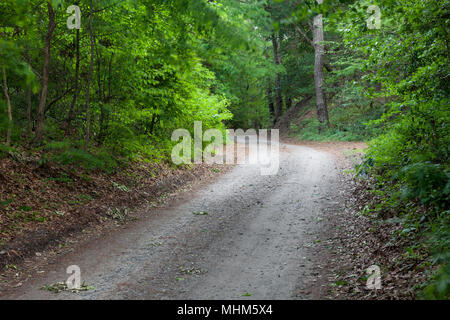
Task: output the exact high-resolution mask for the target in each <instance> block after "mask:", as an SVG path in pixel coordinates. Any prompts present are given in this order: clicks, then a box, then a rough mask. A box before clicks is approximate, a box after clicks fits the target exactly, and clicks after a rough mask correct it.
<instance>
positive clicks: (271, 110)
mask: <svg viewBox="0 0 450 320" xmlns="http://www.w3.org/2000/svg"><path fill="white" fill-rule="evenodd" d="M271 82H272V79H269V86H268V88H267V103H268V106H269V113H270V116H271V117H272V118H273V117H274V116H275V107H274V105H273V95H272V84H271Z"/></svg>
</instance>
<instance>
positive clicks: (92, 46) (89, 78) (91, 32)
mask: <svg viewBox="0 0 450 320" xmlns="http://www.w3.org/2000/svg"><path fill="white" fill-rule="evenodd" d="M93 16H94V8H93V0H91V9H90V14H89V35H90V38H91V63H90V66H89V74H88V81H87V89H86V136H85V140H84V150H87V148H88V145H89V139H90V125H91V114H90V105H89V103H90V101H89V99H90V94H91V79H92V74H93V73H94V30H93V27H92V20H93Z"/></svg>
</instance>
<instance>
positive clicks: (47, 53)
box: [33, 2, 56, 144]
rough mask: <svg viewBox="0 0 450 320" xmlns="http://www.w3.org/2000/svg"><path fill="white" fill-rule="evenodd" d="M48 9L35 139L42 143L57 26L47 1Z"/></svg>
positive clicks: (35, 141)
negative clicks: (52, 47)
mask: <svg viewBox="0 0 450 320" xmlns="http://www.w3.org/2000/svg"><path fill="white" fill-rule="evenodd" d="M47 10H48V19H49V21H48V29H47V35H46V37H45V50H44V71H43V73H42V93H41V100H40V102H39V107H38V117H37V126H36V135H35V137H34V141H33V142H34V143H35V144H37V143H40V142H41V140H42V127H43V126H44V111H45V104H46V101H47V93H48V69H49V66H50V47H51V40H52V35H53V31H54V30H55V27H56V22H55V12H54V11H53V7H52V5H51V3H50V2H47Z"/></svg>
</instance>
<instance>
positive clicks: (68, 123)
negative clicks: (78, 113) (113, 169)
mask: <svg viewBox="0 0 450 320" xmlns="http://www.w3.org/2000/svg"><path fill="white" fill-rule="evenodd" d="M75 42H76V44H75V46H76V62H75V92H74V94H73V98H72V103H71V105H70V109H69V115H68V116H67V120H66V130H65V131H66V135H67V134H69V132H70V126H71V124H72V120H73V116H74V115H73V114H74V110H75V105H76V103H77V99H78V93H79V74H80V30H79V29H77V31H76V39H75Z"/></svg>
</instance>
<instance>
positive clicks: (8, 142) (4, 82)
mask: <svg viewBox="0 0 450 320" xmlns="http://www.w3.org/2000/svg"><path fill="white" fill-rule="evenodd" d="M3 92H4V93H5V99H6V103H7V105H8V132H7V133H6V145H7V146H9V145H10V143H11V127H12V111H11V100H9V94H8V83H7V81H6V68H5V67H3Z"/></svg>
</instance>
